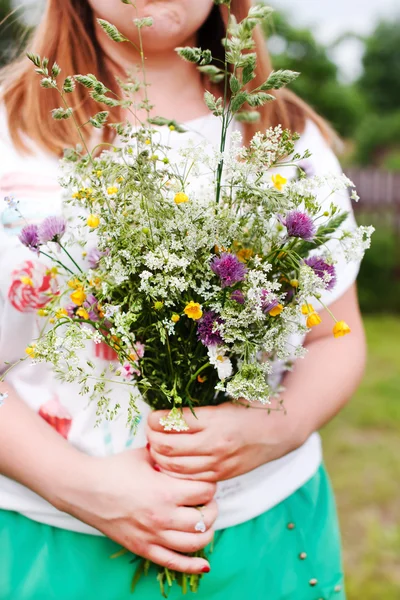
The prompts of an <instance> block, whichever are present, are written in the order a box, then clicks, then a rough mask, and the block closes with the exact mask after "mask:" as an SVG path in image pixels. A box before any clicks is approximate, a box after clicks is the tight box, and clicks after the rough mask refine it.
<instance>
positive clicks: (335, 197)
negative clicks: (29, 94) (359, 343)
mask: <svg viewBox="0 0 400 600" xmlns="http://www.w3.org/2000/svg"><path fill="white" fill-rule="evenodd" d="M305 150H309V151H310V152H311V157H310V158H307V159H305V160H304V161H303V163H302V167H303V168H304V170H305V172H306V174H307V175H308V176H314V175H341V174H342V173H343V170H342V168H341V166H340V163H339V160H338V158H337V157H336V155H335V154H334V152H333V150H332V148H331V147H330V146H329V144H328V143H327V141H326V140H325V138H324V137H323V135H322V133H321V131H320V130H319V128H318V127H317V125H316V124H315V123H313V122H312V121H308V122H307V125H306V129H305V131H304V133H303V135H302V137H301V139H300V140H299V142H298V145H297V151H298V152H299V153H303V152H304V151H305ZM318 200H319V202H320V204H321V206H324V205H326V207H327V209H328V208H329V206H330V204H331V202H333V203H334V204H335V205H336V206H337V207H338V208H339V210H340V212H346V213H348V216H347V219H346V220H345V221H344V223H342V225H341V227H340V229H339V233H340V232H341V231H345V230H346V231H349V230H350V231H351V230H354V229H355V228H356V227H357V223H356V220H355V217H354V212H353V207H352V201H351V199H350V195H349V193H348V191H347V190H341V191H339V192H335V193H334V194H332V190H331V189H330V188H329V187H328V186H327V187H324V188H321V189H320V193H319V195H318ZM324 248H325V250H326V251H328V252H329V253H330V254H331V256H332V257H333V259H334V260H335V270H336V285H335V287H334V288H333V289H332V290H330V291H328V290H326V291H324V292H323V293H322V297H321V300H322V302H323V303H324V304H325V305H329V304H332V303H333V302H335V301H336V300H338V299H339V298H340V297H341V296H342V295H343V294H344V293H345V292H346V291H347V290H348V289H349V288H350V287H351V286H352V285H353V284H354V283H355V281H356V279H357V275H358V272H359V269H360V261H352V262H347V261H346V259H345V256H344V253H343V251H342V248H341V246H340V243H339V242H338V241H337V240H330V241H329V242H328V243H327V244H326V245H325V246H324Z"/></svg>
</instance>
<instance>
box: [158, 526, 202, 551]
mask: <svg viewBox="0 0 400 600" xmlns="http://www.w3.org/2000/svg"><path fill="white" fill-rule="evenodd" d="M213 537H214V531H213V530H212V529H209V530H208V531H205V532H204V533H198V532H194V533H186V532H182V531H163V532H162V534H161V539H162V543H163V544H164V543H165V545H166V547H167V548H170V549H171V550H176V552H197V551H198V550H202V549H203V548H205V547H206V546H208V544H210V543H211V542H212V540H213Z"/></svg>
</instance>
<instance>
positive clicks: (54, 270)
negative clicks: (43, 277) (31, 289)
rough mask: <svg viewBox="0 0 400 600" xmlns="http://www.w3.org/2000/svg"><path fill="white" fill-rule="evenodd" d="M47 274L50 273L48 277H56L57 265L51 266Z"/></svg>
mask: <svg viewBox="0 0 400 600" xmlns="http://www.w3.org/2000/svg"><path fill="white" fill-rule="evenodd" d="M47 275H50V277H51V278H52V279H54V278H55V277H57V275H58V269H57V267H52V268H51V269H49V270H48V271H47Z"/></svg>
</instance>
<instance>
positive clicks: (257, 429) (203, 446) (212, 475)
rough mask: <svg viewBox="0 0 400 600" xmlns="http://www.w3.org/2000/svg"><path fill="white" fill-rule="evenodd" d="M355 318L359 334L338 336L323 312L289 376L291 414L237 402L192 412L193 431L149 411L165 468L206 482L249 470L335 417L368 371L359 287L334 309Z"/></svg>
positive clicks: (155, 450) (156, 451) (152, 439)
mask: <svg viewBox="0 0 400 600" xmlns="http://www.w3.org/2000/svg"><path fill="white" fill-rule="evenodd" d="M330 308H331V310H332V311H333V313H334V314H336V315H337V316H339V317H340V319H344V320H345V321H346V322H347V323H349V324H351V329H352V333H351V335H348V336H346V337H343V338H339V339H335V338H334V337H333V335H332V328H333V324H334V323H333V321H332V319H331V317H330V316H329V314H328V313H327V311H325V310H324V311H322V312H321V313H320V314H321V316H322V324H321V325H319V326H318V327H316V328H315V329H314V330H313V331H312V332H311V333H310V334H309V335H308V338H307V340H306V346H307V349H308V354H307V356H306V357H305V358H304V359H302V360H298V361H297V362H296V366H295V369H294V370H293V371H292V372H291V373H289V374H287V376H286V378H285V380H284V385H285V388H286V389H285V392H284V393H283V394H282V396H283V400H284V406H285V409H286V414H285V413H284V412H272V413H270V414H268V413H267V411H266V410H265V407H264V408H262V407H258V408H251V407H250V408H245V407H243V406H238V405H235V404H231V403H226V404H222V405H221V406H217V407H205V408H199V409H196V415H197V419H195V418H194V417H193V416H192V415H191V414H190V412H189V411H187V414H185V418H186V419H187V422H188V424H189V426H190V429H191V433H188V434H182V433H180V434H171V433H166V432H164V431H163V429H162V427H161V426H160V423H159V420H160V417H161V416H163V411H160V412H156V413H152V414H151V415H150V416H149V421H148V424H149V427H148V439H149V443H150V446H151V450H150V452H151V457H152V459H153V460H154V462H155V463H156V464H158V465H159V466H160V467H161V469H162V470H163V471H164V472H168V473H170V474H171V473H173V474H178V475H184V476H188V477H190V478H193V479H203V480H205V481H221V480H224V479H229V478H231V477H235V476H237V475H240V474H242V473H247V472H248V471H251V470H252V469H254V468H256V467H258V466H260V465H262V464H264V463H266V462H270V461H271V460H274V459H277V458H280V457H281V456H284V455H285V454H287V453H288V452H290V451H292V450H294V449H296V448H297V447H299V446H300V445H301V444H302V443H304V442H305V440H306V439H307V438H308V437H309V436H310V434H311V433H312V432H313V431H316V430H317V429H319V428H320V427H322V426H323V425H324V424H325V423H327V422H328V421H330V420H331V419H332V418H333V417H334V415H336V413H338V412H339V411H340V409H341V408H342V407H343V406H344V405H345V404H346V402H347V401H348V400H349V399H350V397H351V396H352V394H353V393H354V391H355V390H356V388H357V386H358V384H359V382H360V380H361V377H362V374H363V370H364V364H365V339H364V330H363V325H362V320H361V315H360V311H359V308H358V301H357V294H356V288H355V286H353V287H352V288H351V289H349V290H348V291H347V292H346V293H345V294H344V295H343V296H342V297H341V298H339V300H337V301H336V302H334V303H333V304H332V306H331V307H330Z"/></svg>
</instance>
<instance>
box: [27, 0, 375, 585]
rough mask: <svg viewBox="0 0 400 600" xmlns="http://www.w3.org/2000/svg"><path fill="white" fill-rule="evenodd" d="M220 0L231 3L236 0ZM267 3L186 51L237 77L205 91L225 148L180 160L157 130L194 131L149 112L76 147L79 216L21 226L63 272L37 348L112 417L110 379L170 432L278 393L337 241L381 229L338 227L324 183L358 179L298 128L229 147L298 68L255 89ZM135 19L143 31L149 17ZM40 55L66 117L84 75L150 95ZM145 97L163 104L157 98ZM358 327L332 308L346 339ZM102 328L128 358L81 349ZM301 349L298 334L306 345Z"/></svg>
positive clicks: (354, 243)
mask: <svg viewBox="0 0 400 600" xmlns="http://www.w3.org/2000/svg"><path fill="white" fill-rule="evenodd" d="M123 1H124V0H123ZM125 3H127V2H125ZM217 3H219V4H221V2H217ZM222 3H223V4H226V5H228V8H229V1H225V2H222ZM269 12H270V9H268V8H266V7H262V6H255V7H253V8H252V9H251V10H250V13H249V15H248V16H247V17H246V18H245V19H244V20H243V21H242V22H240V23H237V22H236V21H235V19H234V18H233V17H230V20H229V26H228V31H227V36H226V39H225V40H224V41H223V43H224V45H225V64H222V65H221V66H217V64H216V63H214V62H213V57H212V55H211V52H210V51H209V50H207V49H202V48H179V49H177V51H178V53H179V54H180V56H181V57H182V58H183V59H184V60H188V61H191V62H193V63H196V64H197V65H198V68H199V69H200V71H201V72H202V73H204V74H205V75H207V76H209V77H210V79H211V81H212V82H218V81H221V80H225V82H226V90H227V92H226V94H225V97H224V98H222V97H216V96H214V95H213V94H212V93H211V92H208V91H207V92H206V93H205V102H206V104H207V106H208V108H209V109H210V111H211V112H212V113H213V114H214V115H216V116H218V117H220V119H221V121H222V134H221V142H220V146H219V147H218V148H215V150H214V152H211V153H210V150H209V147H202V146H201V145H200V146H199V145H197V146H193V145H188V146H186V147H183V148H181V150H180V151H179V153H178V156H175V157H173V158H172V157H171V155H170V148H169V147H168V146H167V145H164V144H162V143H160V142H159V141H158V140H159V136H158V135H157V132H158V128H159V127H169V128H170V129H171V130H176V131H178V132H179V131H182V130H183V128H182V126H181V125H179V124H178V123H177V122H175V121H169V120H167V119H164V118H163V117H159V118H150V117H149V118H148V120H147V122H146V123H144V124H143V125H142V126H140V127H134V126H133V125H132V124H130V123H129V122H126V123H125V122H124V123H118V124H116V125H112V126H113V127H115V130H116V134H117V136H118V138H117V139H118V142H116V143H115V145H112V146H110V145H106V146H104V148H103V147H102V146H101V145H100V146H99V147H96V148H95V149H94V151H92V152H90V151H89V149H88V148H87V146H86V144H85V143H84V140H83V138H82V146H80V147H77V148H75V149H70V150H67V151H66V152H65V157H64V159H63V160H62V165H61V167H62V172H61V177H60V182H61V185H62V186H63V188H64V189H65V197H66V200H65V206H66V213H65V218H64V217H63V218H61V217H49V218H47V219H46V220H45V221H44V222H43V223H42V224H41V225H40V226H39V227H37V226H36V225H27V226H26V227H25V228H24V229H23V230H22V232H21V235H20V240H21V242H22V243H23V244H24V245H25V246H28V247H29V248H30V249H31V250H32V251H33V252H34V253H37V254H44V255H46V256H48V257H51V259H52V263H53V271H52V273H53V274H55V277H53V279H52V282H53V283H52V286H51V287H50V288H49V289H48V291H47V292H46V294H45V296H44V298H43V305H42V306H41V308H40V310H39V312H40V314H41V315H42V316H43V333H42V335H41V336H40V337H39V339H37V340H35V341H34V343H32V345H31V346H30V347H29V348H28V349H27V353H28V354H29V355H30V357H31V358H32V360H34V361H35V362H38V361H47V362H49V363H51V364H52V366H53V367H54V369H55V371H56V373H57V374H58V375H59V376H60V377H62V378H63V379H64V380H66V381H75V380H77V381H79V382H80V383H81V385H82V392H83V393H84V394H90V395H91V396H92V398H94V399H95V401H96V402H97V403H98V415H99V418H101V417H102V416H105V417H106V418H113V417H114V415H115V414H116V411H117V410H118V405H117V404H113V405H112V404H111V399H110V397H109V395H108V382H109V381H119V382H124V383H125V384H126V385H130V386H131V387H132V394H131V402H130V410H129V423H128V425H129V426H132V424H133V423H134V422H135V420H136V419H137V417H138V409H137V407H136V403H135V398H136V397H137V393H138V391H139V392H140V394H141V396H142V397H143V399H144V400H145V401H146V402H147V403H148V404H149V405H150V406H151V407H153V408H155V409H165V408H169V409H170V412H169V414H168V416H167V417H166V418H165V419H164V421H163V425H164V427H165V429H166V430H175V431H184V430H186V429H188V426H187V424H186V423H185V419H184V417H183V413H182V409H183V408H184V407H189V408H190V409H191V410H192V411H194V413H195V412H196V407H199V406H203V405H210V404H218V403H221V402H226V401H227V400H228V399H231V400H233V401H243V400H246V401H248V402H250V403H251V402H253V401H258V402H261V403H262V404H264V405H266V406H267V407H268V406H271V403H272V401H273V398H274V396H275V395H276V394H277V391H278V390H276V389H274V387H273V385H271V382H270V381H269V376H270V373H271V371H272V368H273V363H274V361H275V360H276V359H279V360H283V361H287V360H288V358H289V356H290V355H292V353H293V348H290V350H289V344H288V342H289V339H293V334H301V335H303V334H305V333H306V332H307V331H308V330H309V328H310V327H313V326H315V325H318V323H319V322H320V317H319V315H318V313H317V312H316V310H315V309H314V305H313V303H315V302H318V299H319V298H320V297H321V293H322V292H323V291H324V290H327V289H328V290H329V289H331V288H333V287H334V285H335V261H334V258H333V257H332V256H330V255H329V253H327V252H326V250H325V244H326V243H327V242H328V241H329V240H331V239H332V238H335V237H336V238H338V239H340V240H341V242H342V248H343V252H344V253H345V255H346V257H347V258H348V259H349V260H352V259H358V258H359V257H360V256H361V255H362V254H363V252H364V250H365V249H366V248H367V247H368V246H369V243H370V234H371V232H372V228H368V227H359V228H358V229H356V230H354V231H351V232H342V231H340V232H338V229H339V227H340V225H341V224H342V223H343V222H344V220H345V219H346V216H347V215H346V214H345V213H341V212H340V211H339V210H338V208H337V207H336V206H335V204H334V203H332V204H331V205H330V206H329V208H328V209H326V208H324V209H322V208H321V206H320V205H319V204H318V202H317V195H318V192H319V190H320V189H321V188H322V187H323V186H326V185H327V184H328V185H330V187H331V189H332V192H335V191H338V190H346V188H352V187H353V185H352V183H351V181H349V180H348V179H347V178H346V177H345V176H344V175H343V176H341V177H318V176H315V177H310V178H307V177H306V175H305V173H304V172H303V171H302V169H301V168H300V167H299V163H301V161H302V160H303V159H304V158H305V157H306V156H307V154H305V155H302V156H300V155H298V154H296V153H295V142H296V140H297V139H298V136H297V135H296V134H292V133H291V132H289V131H287V130H282V128H280V127H275V128H272V129H269V130H267V131H262V132H259V133H257V134H256V135H254V137H253V139H252V140H251V141H250V143H249V144H248V145H247V146H246V145H244V144H243V141H242V137H241V134H240V133H239V132H235V133H233V134H232V137H231V143H230V145H229V146H228V145H227V143H226V140H227V132H228V128H229V126H230V124H231V121H232V120H233V119H236V120H238V121H242V122H249V121H250V122H256V121H257V119H258V118H259V113H258V111H257V107H258V106H261V105H263V104H265V103H266V102H270V101H273V99H274V97H273V96H272V95H271V94H270V91H271V90H274V89H278V88H280V87H282V86H284V85H286V84H287V83H290V82H291V81H292V80H293V79H294V78H295V77H296V76H297V75H298V74H297V73H293V72H289V71H277V72H273V73H272V74H271V75H270V77H269V78H268V80H267V81H265V82H264V83H263V85H261V86H259V87H257V88H255V89H253V88H252V85H251V82H252V80H253V79H254V72H255V66H256V55H255V54H254V53H253V52H252V49H253V46H254V45H253V41H252V31H253V29H254V27H256V26H257V25H258V24H259V23H260V22H261V21H262V20H263V19H265V18H266V17H267V16H268V14H269ZM99 23H100V25H101V26H102V28H103V29H104V31H105V32H106V33H107V34H108V35H109V36H110V37H111V38H112V39H113V40H115V42H117V43H129V40H127V39H126V38H125V37H124V36H122V34H120V33H119V31H118V30H117V29H116V28H115V27H114V26H113V25H111V24H110V23H108V22H106V21H102V20H100V21H99ZM136 25H137V27H138V29H139V33H140V30H141V28H143V27H148V26H151V20H149V19H141V20H139V19H138V20H136ZM29 58H30V59H31V60H32V61H33V63H34V65H35V67H36V70H37V72H38V73H39V74H40V76H41V78H42V79H41V85H42V86H43V87H45V88H56V89H58V90H59V92H60V95H61V99H62V104H63V105H62V107H61V108H57V109H55V110H54V111H53V117H54V118H55V119H68V118H72V119H73V118H74V113H73V109H72V108H71V107H70V106H69V105H68V94H69V93H70V92H71V91H72V90H73V89H74V86H75V85H83V86H85V87H86V88H87V90H88V93H89V94H90V95H91V97H92V98H93V100H95V101H96V102H98V103H100V104H101V105H104V106H105V107H110V108H112V107H114V106H122V107H123V108H125V109H126V110H128V111H134V110H135V107H137V103H136V93H137V91H138V89H139V87H140V85H139V84H138V82H137V81H135V80H134V79H132V78H130V79H129V80H127V81H124V82H122V81H119V85H120V89H121V96H120V97H118V98H117V97H115V96H114V95H112V94H111V93H110V90H109V89H107V88H106V87H105V86H104V85H103V84H102V82H100V81H98V80H97V78H96V77H95V76H94V75H91V74H87V75H82V74H79V75H74V76H68V77H67V78H65V79H64V80H62V81H60V71H61V70H60V67H59V66H58V65H57V64H54V65H52V67H50V66H49V65H48V61H47V59H46V58H41V57H39V56H37V55H29ZM228 90H230V92H229V94H228ZM143 107H144V108H145V109H146V110H149V109H150V106H149V103H148V101H147V100H145V101H144V102H143V101H142V103H141V108H143ZM107 117H108V112H107V111H106V110H102V111H101V112H98V113H97V114H95V115H93V117H92V118H91V119H90V123H91V124H92V125H93V126H94V127H95V128H101V127H104V126H107ZM288 167H290V168H291V169H292V170H293V167H296V169H297V176H296V177H295V178H291V179H290V180H289V179H287V178H285V177H284V170H285V169H287V168H288ZM200 176H201V177H202V178H203V185H202V186H201V189H200V190H199V189H197V188H196V189H194V188H192V186H191V183H190V181H191V180H193V179H195V178H196V177H200ZM353 194H354V196H355V195H356V194H355V192H353ZM79 246H81V247H82V249H83V250H84V253H87V256H86V260H85V261H83V262H82V260H78V259H77V257H76V254H74V248H76V247H79ZM88 247H90V249H89V251H88V250H87V248H88ZM55 281H57V282H58V283H57V285H55V283H54V282H55ZM349 332H350V328H349V327H348V325H347V324H346V323H345V322H343V321H336V319H334V323H333V334H334V335H335V336H342V335H345V334H347V333H349ZM88 340H92V341H94V342H95V343H103V344H106V345H107V346H108V347H109V348H110V349H112V351H113V352H114V353H115V357H116V358H117V359H118V362H114V363H113V364H110V365H109V367H108V368H107V369H105V370H104V371H103V372H102V373H98V372H97V371H96V369H95V365H94V364H92V363H91V362H90V361H89V362H87V363H85V364H84V365H82V364H81V361H80V359H79V354H80V351H81V349H82V348H84V347H85V344H86V343H87V341H88ZM303 353H304V348H303V347H302V345H301V343H300V344H299V346H298V347H297V348H296V355H297V356H302V355H303ZM115 365H117V366H115ZM175 577H176V578H177V579H178V580H179V583H180V584H181V585H182V586H183V588H184V590H186V588H187V586H188V585H189V587H190V588H191V589H192V590H196V589H197V585H198V576H191V577H190V578H189V580H188V579H187V578H186V576H185V575H182V574H174V573H171V572H169V571H168V570H167V569H162V570H161V572H160V575H159V578H160V585H161V588H162V589H163V586H164V584H165V583H166V584H167V586H168V585H170V584H171V582H172V579H174V578H175Z"/></svg>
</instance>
